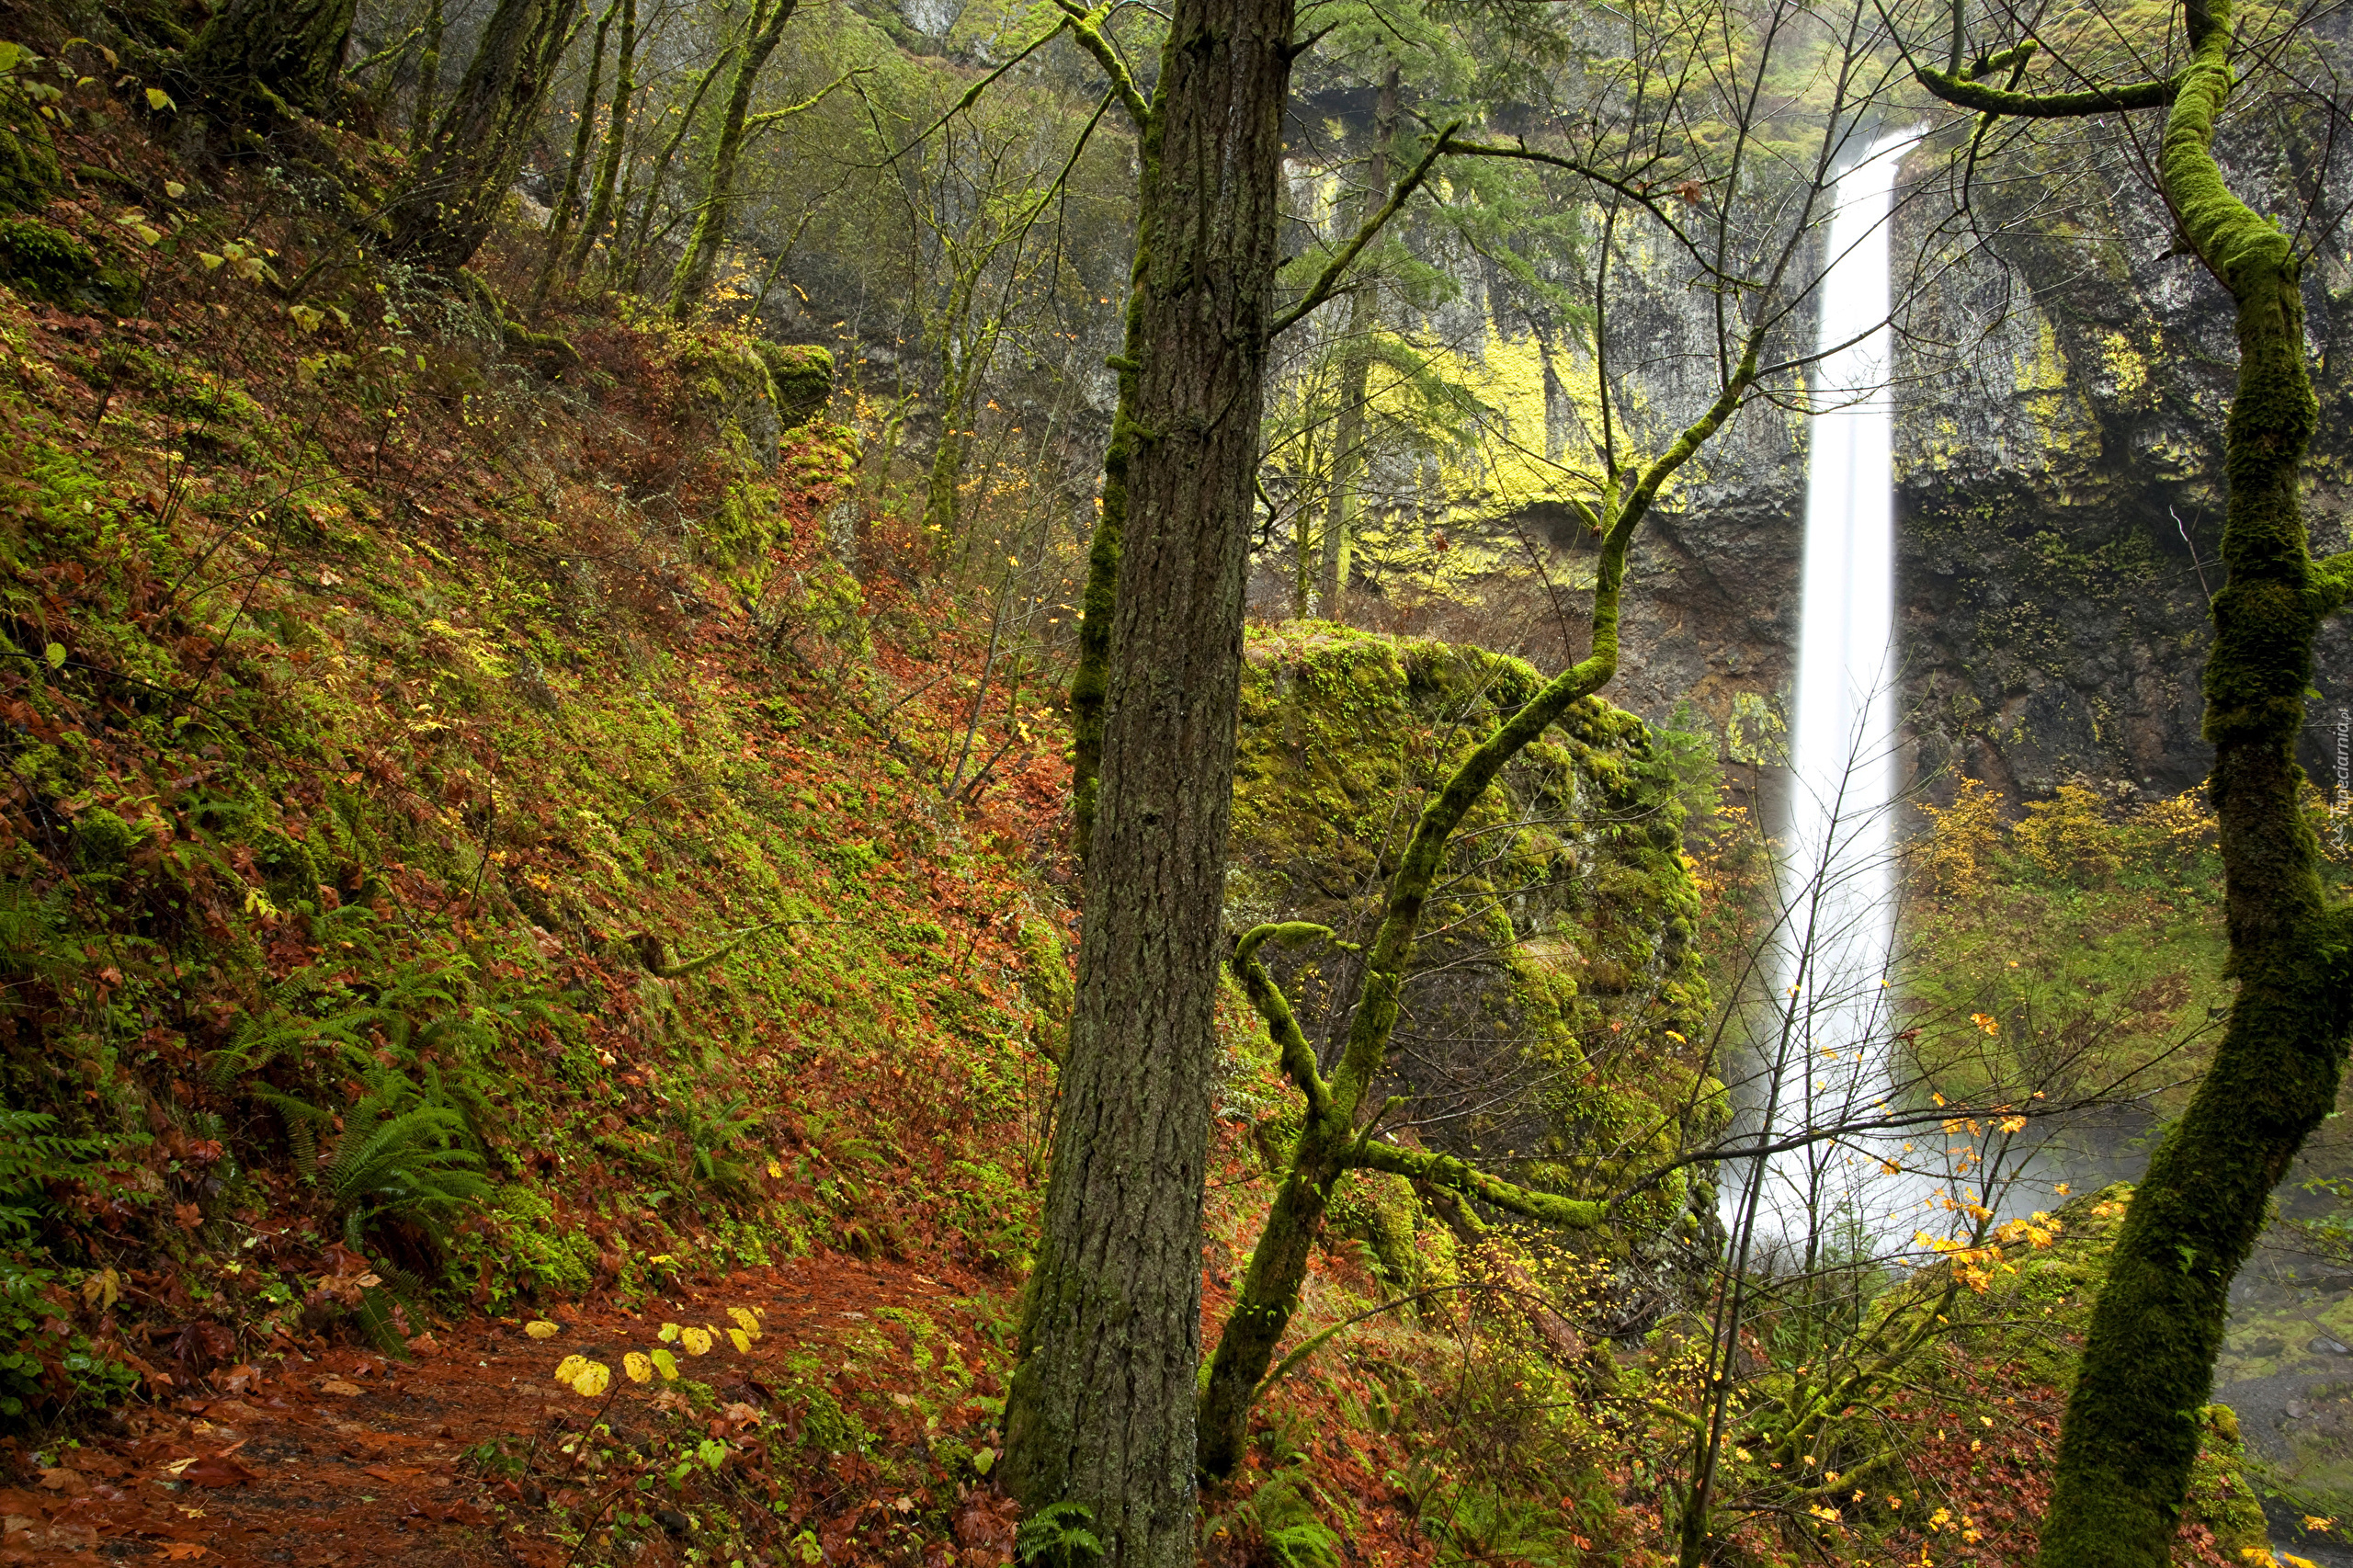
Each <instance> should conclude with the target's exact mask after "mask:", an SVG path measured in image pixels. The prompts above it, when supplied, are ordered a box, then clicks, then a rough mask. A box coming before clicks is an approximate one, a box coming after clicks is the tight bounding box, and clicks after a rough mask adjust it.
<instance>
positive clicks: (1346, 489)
mask: <svg viewBox="0 0 2353 1568" xmlns="http://www.w3.org/2000/svg"><path fill="white" fill-rule="evenodd" d="M1397 77H1398V71H1397V62H1395V61H1394V60H1392V61H1391V62H1389V68H1388V70H1386V71H1384V72H1382V73H1381V96H1380V97H1379V98H1378V99H1376V100H1375V102H1374V106H1373V111H1372V152H1371V153H1370V154H1369V155H1368V156H1367V157H1366V159H1365V164H1364V205H1363V208H1362V210H1361V215H1360V216H1359V218H1358V227H1362V226H1363V225H1364V224H1366V223H1370V222H1372V216H1373V214H1374V213H1376V212H1378V211H1380V210H1381V208H1382V206H1383V205H1384V204H1386V203H1387V202H1388V200H1389V152H1390V143H1391V142H1393V141H1395V140H1396V137H1397ZM1380 319H1381V285H1380V284H1379V283H1378V282H1376V281H1374V280H1373V279H1372V278H1362V279H1360V280H1358V284H1357V286H1356V291H1355V292H1354V293H1353V294H1351V295H1350V296H1349V298H1348V335H1347V340H1346V341H1345V342H1344V343H1343V344H1342V345H1341V349H1340V354H1341V360H1340V416H1339V428H1338V430H1337V431H1336V434H1335V437H1334V440H1333V444H1332V494H1331V499H1330V504H1329V506H1328V509H1327V510H1326V511H1325V513H1324V539H1323V541H1322V542H1323V549H1322V551H1321V552H1320V556H1321V558H1320V560H1319V562H1318V567H1317V572H1316V590H1317V593H1318V595H1319V597H1320V598H1321V599H1322V603H1321V605H1320V606H1319V607H1318V608H1319V609H1320V611H1321V613H1322V614H1323V616H1324V619H1326V620H1337V619H1340V617H1341V615H1342V613H1343V611H1344V609H1345V608H1346V607H1345V606H1343V605H1342V603H1341V594H1342V592H1343V590H1344V589H1345V588H1346V586H1347V585H1346V583H1345V582H1344V581H1343V575H1344V574H1345V573H1346V572H1347V559H1348V529H1349V528H1352V527H1354V526H1355V523H1356V517H1357V494H1358V490H1359V489H1360V488H1361V487H1362V483H1363V479H1364V469H1365V451H1364V427H1365V416H1364V415H1365V408H1364V400H1365V388H1366V385H1367V383H1368V382H1369V381H1370V379H1371V371H1372V343H1371V338H1372V333H1373V329H1374V327H1376V326H1377V325H1378V324H1380Z"/></svg>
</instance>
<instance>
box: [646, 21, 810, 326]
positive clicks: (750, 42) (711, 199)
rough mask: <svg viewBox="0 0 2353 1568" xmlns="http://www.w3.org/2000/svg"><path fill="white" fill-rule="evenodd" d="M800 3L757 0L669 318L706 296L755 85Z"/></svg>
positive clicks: (729, 211)
mask: <svg viewBox="0 0 2353 1568" xmlns="http://www.w3.org/2000/svg"><path fill="white" fill-rule="evenodd" d="M798 4H799V0H755V4H754V6H753V8H752V25H751V28H750V29H749V31H747V32H746V33H745V38H744V52H743V55H742V57H741V58H739V59H738V60H737V61H736V62H735V81H734V84H733V87H732V88H731V89H730V91H729V92H728V95H727V106H726V108H725V110H724V112H723V113H722V116H721V118H720V121H719V137H718V140H717V141H716V142H713V143H712V146H711V153H710V174H709V177H708V178H707V179H706V180H705V182H704V185H703V199H702V210H701V211H700V212H699V213H697V214H696V216H695V227H694V233H692V234H691V235H689V236H688V240H687V254H686V256H685V257H684V258H683V259H682V260H680V261H679V263H678V270H677V273H676V276H674V277H673V278H672V279H671V282H670V317H671V319H672V320H674V321H684V320H686V318H687V316H688V312H691V311H692V310H693V309H694V307H695V303H696V301H699V300H700V299H701V298H702V292H703V290H705V289H707V288H709V287H710V274H711V268H712V267H713V266H714V265H716V264H717V262H718V260H719V247H720V245H721V244H722V243H723V242H724V241H725V240H726V238H727V227H728V222H729V221H730V220H731V219H732V218H733V216H734V210H735V165H736V162H737V160H738V159H740V158H741V157H742V156H743V152H744V121H745V119H749V118H750V116H751V112H752V89H753V88H755V87H756V86H757V85H759V81H760V73H761V71H763V70H764V69H766V68H767V62H768V56H769V55H771V54H773V53H775V52H776V45H777V40H779V39H780V38H782V37H783V36H784V24H785V23H787V22H789V21H790V20H791V19H792V12H793V8H794V7H795V6H797V5H798ZM771 7H773V9H771Z"/></svg>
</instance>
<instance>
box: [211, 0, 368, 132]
mask: <svg viewBox="0 0 2353 1568" xmlns="http://www.w3.org/2000/svg"><path fill="white" fill-rule="evenodd" d="M354 8H355V6H354V0H293V3H292V4H287V3H285V0H229V4H227V5H225V6H222V8H221V9H220V10H218V11H216V12H214V13H213V14H212V17H211V18H210V20H209V21H207V22H206V23H205V24H204V26H203V28H201V29H200V30H199V32H198V33H197V35H196V40H195V41H194V42H192V43H191V44H189V45H188V53H187V54H186V55H185V56H183V57H182V60H181V62H180V72H181V74H182V75H183V76H185V77H186V79H187V81H188V84H189V85H190V86H191V88H192V89H193V97H194V99H195V101H196V102H197V103H200V104H204V105H208V106H210V107H211V108H215V109H218V110H219V111H221V112H222V114H223V115H224V116H227V117H228V118H229V119H230V120H231V122H232V123H235V122H237V121H240V120H247V119H261V120H263V121H265V122H267V121H268V120H272V119H278V118H280V117H281V116H282V115H285V114H287V113H294V114H307V115H317V114H322V113H324V111H325V110H326V108H328V106H329V105H330V104H331V103H332V102H333V101H334V97H335V87H336V85H337V84H338V83H339V82H341V80H342V78H343V54H344V49H345V46H346V45H347V43H348V42H349V40H350V38H351V17H352V12H353V10H354ZM256 111H259V112H256Z"/></svg>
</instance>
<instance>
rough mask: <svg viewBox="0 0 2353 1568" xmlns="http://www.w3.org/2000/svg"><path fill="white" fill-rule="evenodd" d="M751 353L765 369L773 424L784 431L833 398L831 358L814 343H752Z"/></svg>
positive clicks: (806, 419)
mask: <svg viewBox="0 0 2353 1568" xmlns="http://www.w3.org/2000/svg"><path fill="white" fill-rule="evenodd" d="M752 352H753V353H755V354H756V355H758V356H759V358H760V361H761V363H763V364H765V365H766V366H767V369H768V378H769V381H770V383H771V389H772V395H773V396H774V397H775V399H776V413H777V421H778V423H779V425H781V426H783V427H784V428H785V429H788V430H790V429H791V428H793V427H794V426H801V425H806V424H808V423H809V421H811V420H812V419H814V418H815V417H816V416H817V415H820V414H823V413H824V411H825V404H827V403H830V402H832V401H833V396H834V357H833V354H832V353H831V352H830V351H829V350H826V349H824V348H821V347H817V346H816V345H814V344H790V345H787V344H781V343H768V342H765V341H762V342H756V343H754V344H753V345H752Z"/></svg>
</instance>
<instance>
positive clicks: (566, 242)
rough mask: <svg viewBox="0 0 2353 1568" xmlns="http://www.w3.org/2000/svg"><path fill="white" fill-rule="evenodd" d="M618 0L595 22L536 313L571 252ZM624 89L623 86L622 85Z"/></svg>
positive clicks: (534, 300) (534, 291) (534, 299)
mask: <svg viewBox="0 0 2353 1568" xmlns="http://www.w3.org/2000/svg"><path fill="white" fill-rule="evenodd" d="M620 6H621V0H606V6H605V9H604V11H603V13H602V14H601V15H599V16H598V17H597V37H596V40H595V42H594V43H592V44H591V45H590V46H589V50H588V80H587V81H586V83H585V84H584V85H582V87H581V89H580V109H579V112H578V113H577V114H576V115H575V116H574V119H573V126H572V156H571V157H569V158H567V159H565V160H564V165H563V185H562V186H560V187H557V190H556V197H555V210H553V211H551V212H550V213H549V214H548V241H547V254H546V256H544V257H542V258H541V260H540V275H539V277H538V278H537V279H535V280H534V281H533V283H532V285H531V308H532V309H533V310H534V311H536V310H537V309H538V308H539V307H540V305H541V304H542V303H544V302H545V301H546V300H547V297H548V290H550V289H551V288H552V287H553V286H554V284H555V275H556V268H557V267H560V266H561V265H563V257H564V253H565V252H566V251H568V250H569V249H570V248H571V243H570V242H571V239H572V226H573V222H574V220H575V219H577V218H578V217H579V216H580V203H581V198H580V182H581V176H583V175H585V174H586V173H587V170H588V150H589V148H590V147H592V146H593V145H595V141H596V134H597V87H598V86H599V85H601V84H602V82H603V79H604V74H605V40H606V38H607V37H608V36H609V35H610V34H611V32H612V29H613V17H615V16H616V15H618V14H619V13H620ZM624 85H626V84H624ZM614 102H615V105H616V108H615V110H614V115H615V118H616V119H619V117H620V109H619V107H618V106H619V104H620V99H619V98H618V97H616V98H615V100H614Z"/></svg>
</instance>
